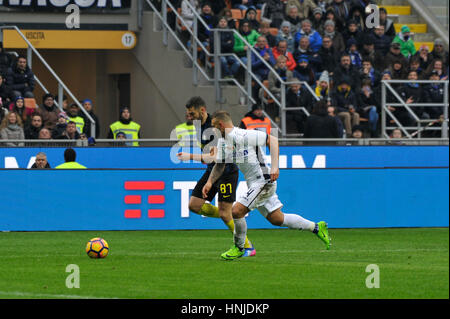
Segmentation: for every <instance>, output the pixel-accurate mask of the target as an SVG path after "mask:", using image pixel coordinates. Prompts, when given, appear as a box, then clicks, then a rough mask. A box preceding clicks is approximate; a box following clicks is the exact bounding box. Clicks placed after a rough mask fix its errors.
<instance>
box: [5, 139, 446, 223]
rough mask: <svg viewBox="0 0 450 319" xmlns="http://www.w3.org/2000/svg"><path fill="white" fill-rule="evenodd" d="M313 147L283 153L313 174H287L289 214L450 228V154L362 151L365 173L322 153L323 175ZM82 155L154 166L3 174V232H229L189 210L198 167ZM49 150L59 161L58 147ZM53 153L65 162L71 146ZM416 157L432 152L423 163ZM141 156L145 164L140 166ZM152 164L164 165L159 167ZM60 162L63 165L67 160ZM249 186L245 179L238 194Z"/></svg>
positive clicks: (152, 155) (145, 155)
mask: <svg viewBox="0 0 450 319" xmlns="http://www.w3.org/2000/svg"><path fill="white" fill-rule="evenodd" d="M420 148H422V152H420V151H419V149H420ZM305 149H308V148H304V147H302V148H300V147H297V148H290V149H285V148H282V150H281V153H282V154H283V153H284V154H288V152H292V153H290V155H289V156H291V158H292V156H293V155H292V154H294V153H297V156H298V155H302V156H303V158H304V162H305V163H308V165H307V167H308V168H306V169H292V168H287V169H282V170H281V173H280V179H279V182H278V191H277V193H278V195H279V198H280V200H281V201H282V202H283V203H284V205H285V206H284V208H283V210H284V211H286V212H289V213H299V214H301V215H303V216H304V217H305V218H308V219H311V220H314V221H318V220H326V221H327V222H328V223H329V225H330V227H331V228H376V227H448V223H449V214H448V211H449V200H448V178H449V174H448V147H386V148H384V147H382V148H380V147H365V148H364V147H361V148H356V150H355V152H356V153H353V156H357V155H355V154H357V153H358V152H359V153H360V156H359V159H360V161H361V165H360V166H355V167H351V166H349V165H347V166H345V162H346V161H345V159H346V156H345V154H346V153H345V152H348V153H347V154H351V153H352V152H353V147H335V148H330V149H329V150H324V149H325V148H322V147H320V148H319V147H317V148H315V154H317V153H318V152H320V153H325V155H326V158H325V159H326V161H325V163H326V167H325V168H323V167H322V168H314V169H312V168H310V167H311V165H313V164H312V162H313V161H314V160H313V158H315V157H317V156H314V154H313V153H314V152H313V151H314V148H312V147H311V149H309V150H305ZM350 149H352V151H349V150H350ZM358 149H359V150H358ZM82 150H83V149H77V152H78V153H79V159H78V161H79V162H81V163H83V164H87V162H88V158H97V160H102V161H104V162H105V165H106V164H108V163H111V161H108V158H114V157H115V158H121V159H122V160H125V161H124V162H121V164H120V165H119V162H116V166H117V167H119V166H121V165H122V166H126V165H125V162H127V163H128V164H127V165H130V163H134V162H136V163H137V162H139V163H140V164H139V165H142V163H144V162H146V163H147V168H145V169H131V168H129V167H128V168H122V169H120V168H116V169H90V170H83V171H70V170H38V171H36V170H27V169H0V181H1V184H2V186H3V187H2V192H0V202H1V203H2V207H1V209H0V230H2V231H58V230H61V231H66V230H67V231H68V230H163V229H169V230H170V229H223V225H222V223H221V222H220V221H219V220H218V219H210V218H203V217H200V216H197V215H195V214H192V213H190V212H189V210H188V200H189V195H190V190H192V189H193V188H194V186H195V184H196V181H197V180H198V179H199V177H200V176H201V174H202V173H203V168H192V167H195V166H194V164H190V166H189V165H188V164H186V166H181V165H180V168H179V169H174V168H173V167H172V168H171V167H166V168H163V167H161V165H160V162H158V161H157V160H156V159H157V157H158V156H160V155H161V154H162V151H161V150H159V148H134V149H123V148H121V149H110V150H109V151H106V150H105V149H98V150H97V149H89V148H86V149H84V150H86V153H84V152H83V151H82ZM131 150H133V151H131ZM134 150H136V151H137V152H139V154H138V153H134V154H133V156H131V155H130V154H131V153H129V152H130V151H131V152H134ZM372 150H373V151H372ZM11 151H14V152H17V153H16V154H18V153H20V152H21V151H22V152H23V153H26V152H30V150H28V149H22V150H21V149H0V160H1V159H3V160H5V159H6V157H5V152H8V153H9V154H12V153H11ZM33 151H35V150H33ZM45 151H48V152H49V154H51V152H50V151H51V150H50V149H48V150H45ZM52 151H54V152H59V154H58V156H59V157H62V152H63V149H52ZM375 151H377V153H380V155H379V156H378V158H375V156H374V155H373V154H375ZM114 152H115V153H114ZM120 152H123V153H120ZM299 152H300V153H299ZM372 152H374V153H372ZM395 152H397V153H395ZM415 152H416V154H423V155H422V156H416V158H417V159H416V160H413V159H414V156H412V154H414V153H415ZM165 153H168V150H167V149H166V150H165ZM119 154H121V155H119ZM395 154H397V157H394V156H395ZM399 154H406V155H404V156H403V155H402V156H400V155H399ZM88 155H89V156H88ZM319 155H320V154H319ZM322 155H324V154H322ZM427 155H428V156H430V155H432V157H427ZM17 156H18V155H17ZM27 156H28V155H27V154H25V155H23V157H22V158H21V159H18V158H19V157H16V161H17V163H26V162H27V160H26V157H27ZM50 156H56V153H54V155H50ZM286 156H288V155H286ZM12 157H13V156H9V157H8V159H7V161H8V163H11V162H14V161H13V160H12V159H11V158H12ZM139 158H142V159H144V161H142V162H140V161H138V159H139ZM328 158H329V159H330V160H327V159H328ZM332 158H336V159H339V160H340V162H339V161H332V160H331V159H332ZM393 158H397V159H399V161H396V160H395V159H393ZM408 158H411V161H410V162H408V161H407V159H408ZM17 159H18V160H17ZM362 159H365V160H362ZM382 159H384V160H382ZM135 160H136V161H135ZM318 162H321V160H318ZM152 163H155V165H154V168H153V169H149V168H148V167H151V166H153V165H152ZM166 163H167V162H166ZM288 163H289V161H288ZM383 163H384V164H383ZM52 164H53V166H56V165H57V164H59V161H56V160H55V162H54V163H52ZM341 164H342V165H341ZM105 165H103V167H105ZM88 166H89V165H88ZM158 166H160V167H158ZM335 166H336V167H335ZM338 166H341V167H338ZM352 166H354V165H353V164H352ZM364 166H365V167H364ZM91 167H94V166H91ZM183 167H184V168H183ZM186 167H191V169H189V168H186ZM288 167H289V165H288ZM332 167H333V168H332ZM246 189H247V188H246V184H245V182H244V180H243V178H242V176H241V178H240V183H239V187H238V190H237V192H238V196H239V194H242V193H244V192H245V191H246ZM248 225H249V228H273V226H272V225H270V224H269V223H268V222H267V221H266V220H265V219H264V218H263V217H262V216H261V215H260V214H259V213H258V212H257V211H254V212H252V213H250V214H249V216H248Z"/></svg>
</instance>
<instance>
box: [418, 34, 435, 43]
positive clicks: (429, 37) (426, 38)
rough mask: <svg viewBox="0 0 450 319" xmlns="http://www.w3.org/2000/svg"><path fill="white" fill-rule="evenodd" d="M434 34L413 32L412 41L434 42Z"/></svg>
mask: <svg viewBox="0 0 450 319" xmlns="http://www.w3.org/2000/svg"><path fill="white" fill-rule="evenodd" d="M435 39H436V35H435V34H433V33H417V34H414V37H413V41H414V42H434V40H435Z"/></svg>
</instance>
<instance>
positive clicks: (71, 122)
mask: <svg viewBox="0 0 450 319" xmlns="http://www.w3.org/2000/svg"><path fill="white" fill-rule="evenodd" d="M69 124H73V125H75V126H77V123H75V122H74V121H69V122H67V126H69Z"/></svg>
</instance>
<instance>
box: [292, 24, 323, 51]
mask: <svg viewBox="0 0 450 319" xmlns="http://www.w3.org/2000/svg"><path fill="white" fill-rule="evenodd" d="M303 37H307V38H308V39H309V45H310V47H311V50H312V51H313V52H317V51H319V49H320V47H321V46H322V37H321V36H320V34H319V32H317V31H316V30H314V29H313V28H312V23H311V21H310V20H308V19H305V20H303V21H302V27H301V29H300V30H299V31H298V32H297V33H296V34H295V46H296V47H297V46H298V45H299V43H300V39H301V38H303Z"/></svg>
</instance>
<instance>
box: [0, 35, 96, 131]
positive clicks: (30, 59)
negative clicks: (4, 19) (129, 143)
mask: <svg viewBox="0 0 450 319" xmlns="http://www.w3.org/2000/svg"><path fill="white" fill-rule="evenodd" d="M4 29H11V30H15V31H16V32H17V33H18V34H19V35H20V37H21V38H22V39H23V40H24V41H25V43H26V44H27V64H28V66H29V67H30V68H32V65H33V54H34V55H35V56H37V57H38V59H39V60H40V61H41V63H42V64H43V65H44V66H45V68H46V69H47V70H48V71H49V72H50V74H51V75H52V76H53V78H54V79H55V80H56V81H57V82H58V101H55V105H56V106H57V107H58V108H59V109H60V110H61V111H63V108H62V103H63V96H64V92H66V93H67V94H68V95H69V97H70V98H71V99H72V100H73V101H74V103H75V104H77V105H78V107H79V108H80V110H81V111H82V112H83V113H84V114H85V115H86V117H87V118H88V119H89V121H90V122H91V135H92V136H93V137H94V138H95V137H96V136H95V125H96V123H95V121H94V119H93V118H92V117H91V116H90V114H89V112H87V111H86V110H85V109H84V107H83V106H82V105H81V103H80V102H79V101H78V99H77V98H76V97H75V96H74V95H73V94H72V92H71V91H70V90H69V89H68V88H67V86H66V85H65V84H64V82H63V81H62V80H61V79H60V78H59V77H58V75H57V74H56V73H55V71H54V70H53V69H52V68H51V67H50V65H48V63H47V61H45V59H44V58H43V57H42V56H41V55H40V53H39V52H38V51H37V50H36V48H35V47H34V46H33V45H32V44H31V43H30V41H28V39H27V38H26V36H25V35H24V34H23V33H22V32H21V31H20V29H19V28H18V27H17V26H0V33H2V34H3V30H4ZM13 54H16V55H17V53H16V52H13ZM34 79H35V80H36V82H37V83H38V84H39V86H40V87H41V88H42V90H43V91H44V92H45V93H49V91H48V90H47V88H46V87H45V86H44V84H43V83H42V82H41V81H40V80H39V78H38V77H37V76H36V74H34Z"/></svg>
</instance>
